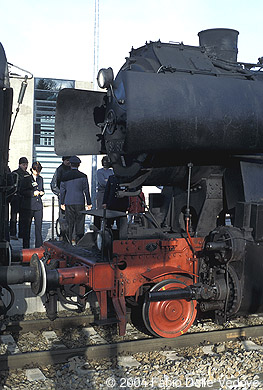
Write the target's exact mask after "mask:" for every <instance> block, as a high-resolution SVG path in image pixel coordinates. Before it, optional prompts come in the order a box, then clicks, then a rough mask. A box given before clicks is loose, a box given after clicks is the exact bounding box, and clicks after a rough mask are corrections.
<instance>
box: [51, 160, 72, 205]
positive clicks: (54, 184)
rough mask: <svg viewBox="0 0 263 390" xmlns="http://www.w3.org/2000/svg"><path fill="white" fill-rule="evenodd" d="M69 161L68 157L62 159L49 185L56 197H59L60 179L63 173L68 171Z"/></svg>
mask: <svg viewBox="0 0 263 390" xmlns="http://www.w3.org/2000/svg"><path fill="white" fill-rule="evenodd" d="M69 159H70V156H63V157H62V164H61V165H60V166H59V167H57V169H56V171H55V173H54V175H53V177H52V180H51V183H50V188H51V190H52V192H53V193H54V194H55V195H57V196H58V197H59V195H60V183H61V181H62V177H63V176H64V175H65V173H67V172H69V171H70V162H69Z"/></svg>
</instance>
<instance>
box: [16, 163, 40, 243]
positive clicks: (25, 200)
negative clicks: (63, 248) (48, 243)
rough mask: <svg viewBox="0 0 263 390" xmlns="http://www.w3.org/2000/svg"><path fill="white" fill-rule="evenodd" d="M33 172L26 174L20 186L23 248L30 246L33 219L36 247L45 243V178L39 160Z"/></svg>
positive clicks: (33, 167) (34, 164)
mask: <svg viewBox="0 0 263 390" xmlns="http://www.w3.org/2000/svg"><path fill="white" fill-rule="evenodd" d="M30 170H31V172H32V174H31V175H29V174H27V175H25V176H24V178H23V180H22V183H21V188H20V193H21V195H22V201H21V211H20V215H21V226H22V236H23V248H30V230H31V223H32V219H33V218H34V222H35V248H39V247H40V246H41V245H42V244H43V239H42V220H43V203H42V196H43V195H44V183H43V178H42V176H40V172H41V170H42V165H41V164H40V162H39V161H36V162H33V164H32V168H31V169H30Z"/></svg>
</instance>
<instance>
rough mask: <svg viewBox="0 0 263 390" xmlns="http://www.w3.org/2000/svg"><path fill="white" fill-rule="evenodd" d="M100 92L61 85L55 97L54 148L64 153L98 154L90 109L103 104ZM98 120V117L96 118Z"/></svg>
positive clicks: (92, 113)
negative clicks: (61, 87) (63, 87)
mask: <svg viewBox="0 0 263 390" xmlns="http://www.w3.org/2000/svg"><path fill="white" fill-rule="evenodd" d="M105 95H106V94H105V93H104V92H99V91H87V90H80V89H71V88H66V89H62V90H61V91H60V92H59V94H58V98H57V106H56V122H55V152H56V153H57V154H58V155H59V156H64V155H71V156H72V155H75V154H78V155H87V154H88V155H92V154H100V145H101V144H100V142H98V141H97V139H98V137H97V136H96V134H99V133H100V132H101V130H100V128H99V127H98V126H96V124H95V119H94V111H95V115H96V111H98V107H102V106H103V99H104V97H105ZM96 122H98V120H96Z"/></svg>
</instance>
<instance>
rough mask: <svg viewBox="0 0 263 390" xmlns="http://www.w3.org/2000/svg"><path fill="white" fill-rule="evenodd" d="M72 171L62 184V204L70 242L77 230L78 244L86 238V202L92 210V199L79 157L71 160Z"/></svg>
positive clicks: (64, 177)
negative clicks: (80, 167) (80, 168)
mask: <svg viewBox="0 0 263 390" xmlns="http://www.w3.org/2000/svg"><path fill="white" fill-rule="evenodd" d="M69 162H70V165H71V170H70V171H69V172H67V173H66V174H65V175H64V176H63V181H62V182H61V184H60V202H61V208H62V210H65V213H66V214H65V215H66V221H67V224H68V240H69V242H70V243H72V238H73V231H74V228H75V233H76V243H77V242H78V241H79V240H80V239H81V238H82V237H83V236H84V231H85V214H83V213H81V211H84V210H85V200H86V203H87V208H88V210H90V209H91V207H92V205H91V198H90V192H89V182H88V178H87V175H85V174H84V173H82V172H80V171H79V170H78V168H79V165H80V163H81V160H80V159H79V158H78V157H77V156H72V157H70V159H69Z"/></svg>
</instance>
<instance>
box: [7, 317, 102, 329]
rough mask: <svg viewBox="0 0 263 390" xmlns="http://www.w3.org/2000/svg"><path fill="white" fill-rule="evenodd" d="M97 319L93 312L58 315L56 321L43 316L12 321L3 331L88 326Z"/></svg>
mask: <svg viewBox="0 0 263 390" xmlns="http://www.w3.org/2000/svg"><path fill="white" fill-rule="evenodd" d="M94 321H95V316H94V315H93V314H88V315H79V316H68V317H58V318H56V319H55V320H54V321H50V320H49V319H48V318H41V319H35V320H22V321H10V322H9V323H8V324H7V325H6V329H5V330H4V331H3V332H2V333H11V332H19V333H27V332H34V331H38V330H43V329H52V330H58V329H63V328H75V327H77V326H80V325H82V326H87V325H90V324H91V323H93V322H94Z"/></svg>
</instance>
